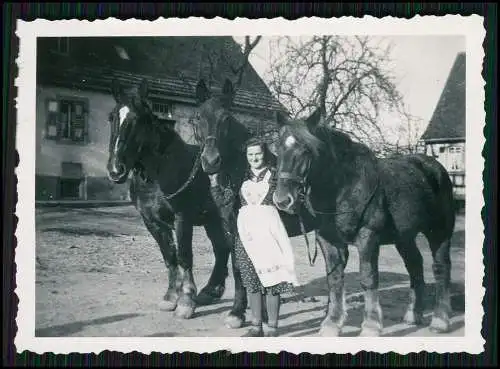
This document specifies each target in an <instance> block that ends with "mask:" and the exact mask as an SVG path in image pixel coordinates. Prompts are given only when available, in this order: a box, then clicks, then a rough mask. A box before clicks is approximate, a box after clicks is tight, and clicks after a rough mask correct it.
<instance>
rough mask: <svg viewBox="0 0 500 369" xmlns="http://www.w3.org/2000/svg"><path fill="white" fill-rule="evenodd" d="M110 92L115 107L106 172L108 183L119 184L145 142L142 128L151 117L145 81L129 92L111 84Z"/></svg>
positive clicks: (128, 171)
mask: <svg viewBox="0 0 500 369" xmlns="http://www.w3.org/2000/svg"><path fill="white" fill-rule="evenodd" d="M111 91H112V95H113V97H114V99H115V102H116V106H115V108H114V109H113V111H112V112H111V113H110V116H109V122H110V125H111V134H110V140H109V157H108V164H107V170H108V177H109V179H110V180H111V181H112V182H115V183H123V182H125V181H126V180H127V178H128V175H129V173H130V171H131V170H132V169H133V168H134V166H135V165H136V163H137V162H138V160H139V157H140V155H141V151H142V149H143V147H144V141H145V139H146V137H145V131H144V128H145V127H146V126H148V125H151V124H152V122H153V120H154V115H153V114H152V111H151V109H150V107H149V104H148V103H147V97H148V91H149V87H148V82H147V80H143V81H142V82H141V84H140V85H139V86H138V87H133V88H131V89H125V88H123V86H122V85H121V84H120V83H119V82H118V81H117V80H113V82H112V86H111Z"/></svg>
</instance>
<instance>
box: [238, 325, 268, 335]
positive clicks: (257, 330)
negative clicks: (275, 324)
mask: <svg viewBox="0 0 500 369" xmlns="http://www.w3.org/2000/svg"><path fill="white" fill-rule="evenodd" d="M241 337H264V331H263V330H262V326H252V327H250V329H249V330H248V331H247V333H245V334H244V335H243V336H241Z"/></svg>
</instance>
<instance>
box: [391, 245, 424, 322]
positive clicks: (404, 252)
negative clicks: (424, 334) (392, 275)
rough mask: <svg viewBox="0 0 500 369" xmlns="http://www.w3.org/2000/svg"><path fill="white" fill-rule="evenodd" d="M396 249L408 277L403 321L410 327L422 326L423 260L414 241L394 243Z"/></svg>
mask: <svg viewBox="0 0 500 369" xmlns="http://www.w3.org/2000/svg"><path fill="white" fill-rule="evenodd" d="M396 249H397V250H398V252H399V254H400V255H401V257H402V258H403V261H404V263H405V266H406V270H408V274H409V275H410V288H411V290H410V303H409V304H408V309H407V310H406V314H405V316H404V321H405V323H407V324H410V325H420V324H422V319H423V314H424V291H425V281H424V267H423V263H424V261H423V258H422V254H421V253H420V250H419V249H418V247H417V245H416V243H415V239H414V238H408V239H406V240H405V241H398V242H396Z"/></svg>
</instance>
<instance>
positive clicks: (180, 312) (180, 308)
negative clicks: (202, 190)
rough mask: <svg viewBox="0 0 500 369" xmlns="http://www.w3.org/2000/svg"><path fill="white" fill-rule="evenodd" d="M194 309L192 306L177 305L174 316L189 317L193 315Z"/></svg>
mask: <svg viewBox="0 0 500 369" xmlns="http://www.w3.org/2000/svg"><path fill="white" fill-rule="evenodd" d="M194 310H195V307H194V306H190V305H177V308H176V309H175V316H177V317H178V318H182V319H191V317H192V316H193V315H194Z"/></svg>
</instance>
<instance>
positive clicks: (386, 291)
mask: <svg viewBox="0 0 500 369" xmlns="http://www.w3.org/2000/svg"><path fill="white" fill-rule="evenodd" d="M358 277H359V273H354V272H353V273H346V277H345V285H346V303H347V307H348V309H349V311H348V318H347V321H346V323H345V325H346V326H351V327H355V328H359V327H361V323H362V320H363V308H364V305H363V303H364V296H363V293H362V289H361V286H360V285H359V280H358ZM450 291H451V307H452V311H453V313H452V316H451V317H453V316H456V315H461V314H463V313H464V311H465V295H464V286H463V285H462V284H459V283H452V284H451V286H450ZM298 292H299V297H300V298H301V299H302V300H303V301H304V300H305V301H307V300H308V297H309V298H310V297H316V296H328V290H327V285H326V278H317V279H314V280H312V281H311V282H309V283H308V284H306V285H304V286H303V287H301V288H300V289H299V290H298ZM409 292H410V287H409V279H408V276H407V275H405V274H398V273H391V272H381V273H380V304H381V306H382V310H383V313H384V327H385V328H389V327H391V326H394V325H397V324H400V323H402V320H403V317H404V314H405V312H406V307H407V304H408V301H409V300H408V296H409ZM434 299H435V284H434V283H428V284H427V285H426V287H425V292H424V304H425V310H424V315H425V318H424V321H423V324H422V325H421V326H414V327H412V326H408V325H404V326H403V327H401V328H398V329H397V330H391V329H389V331H390V333H388V334H387V336H404V335H407V334H410V333H412V332H416V331H417V330H419V329H421V328H423V327H424V326H428V325H429V324H430V320H431V316H430V315H431V314H432V310H433V304H434ZM296 300H297V297H294V296H292V297H290V298H288V299H284V302H285V303H286V302H293V301H296ZM322 301H326V299H322ZM326 307H327V306H326V303H323V302H321V303H318V304H317V306H315V307H308V308H307V309H304V310H300V309H298V310H297V311H294V312H291V313H286V314H281V315H280V320H283V319H287V318H291V317H294V316H296V315H304V316H307V315H315V316H316V317H315V318H311V319H306V320H303V321H299V322H297V323H293V324H289V325H286V326H283V327H282V328H281V330H282V332H283V334H290V335H291V336H293V337H301V336H306V335H310V334H316V333H317V332H318V331H319V326H320V324H321V321H322V320H323V318H324V315H323V314H322V316H321V317H317V313H318V312H324V313H326ZM292 320H298V318H293V319H292ZM463 326H464V323H463V321H459V322H454V323H453V324H452V326H451V331H455V330H457V329H460V328H462V327H463ZM312 327H314V328H312ZM358 334H359V330H355V331H351V332H348V333H346V334H344V336H356V335H358Z"/></svg>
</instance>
